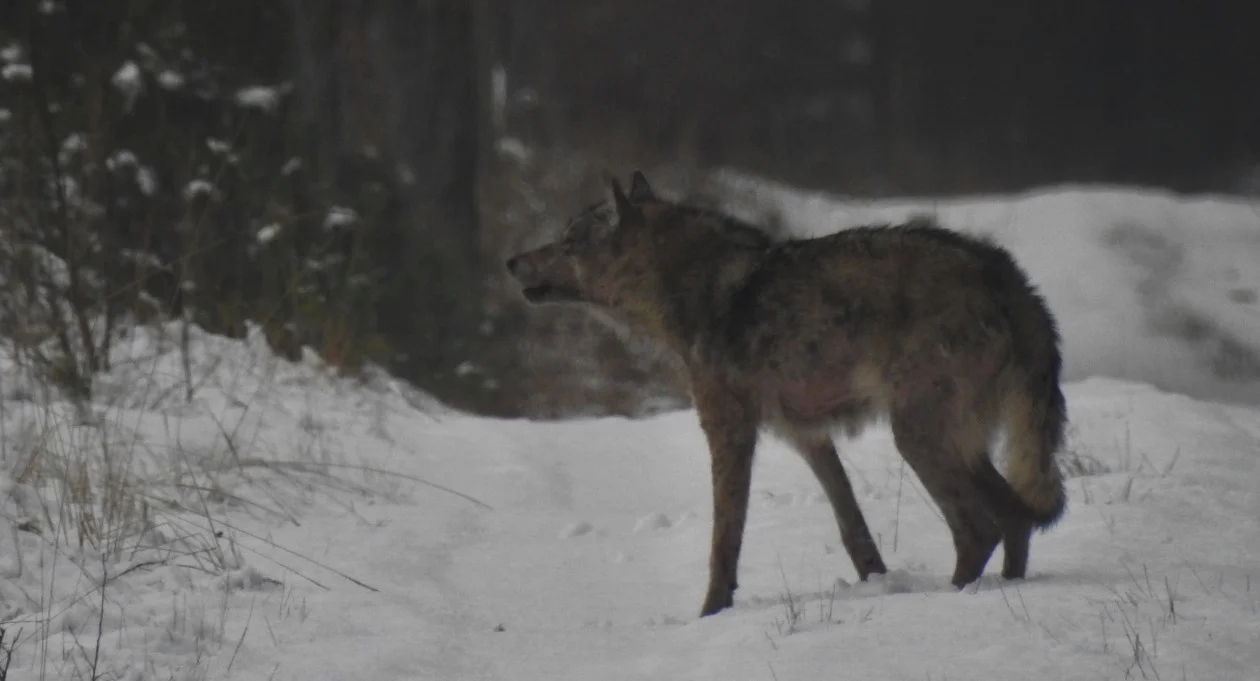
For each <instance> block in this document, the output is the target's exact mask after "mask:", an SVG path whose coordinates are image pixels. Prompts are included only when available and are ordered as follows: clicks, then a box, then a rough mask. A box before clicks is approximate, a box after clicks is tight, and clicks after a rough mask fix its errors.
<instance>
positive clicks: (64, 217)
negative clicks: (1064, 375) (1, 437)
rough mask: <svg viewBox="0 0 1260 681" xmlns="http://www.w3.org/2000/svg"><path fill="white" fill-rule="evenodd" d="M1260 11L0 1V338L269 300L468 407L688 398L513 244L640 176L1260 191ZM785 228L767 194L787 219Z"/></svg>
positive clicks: (518, 410) (1035, 5) (1229, 7)
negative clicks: (525, 287)
mask: <svg viewBox="0 0 1260 681" xmlns="http://www.w3.org/2000/svg"><path fill="white" fill-rule="evenodd" d="M1257 26H1260V8H1258V7H1257V6H1255V5H1253V4H1250V3H1239V2H1228V3H1227V2H1203V3H1186V2H1172V1H1171V0H1146V1H1138V0H1100V1H1097V2H1063V3H1054V2H1045V1H1044V0H1043V1H1040V2H1034V1H1031V0H1012V1H1010V2H1005V3H990V2H977V1H971V0H955V1H953V2H941V1H939V0H833V1H831V2H823V1H821V0H798V1H796V2H784V3H770V2H754V1H752V0H719V1H714V2H701V1H697V0H689V1H682V0H672V1H670V2H666V1H664V0H639V1H638V2H633V3H625V2H612V1H610V0H498V1H492V0H419V1H417V0H409V1H407V2H403V1H401V0H375V1H370V0H341V1H337V0H200V1H198V2H188V1H183V0H93V1H91V2H88V1H82V2H79V1H72V0H0V69H2V71H0V76H2V78H0V231H2V235H0V302H2V304H0V333H2V334H3V335H4V336H5V337H6V338H8V339H10V341H11V342H14V343H15V344H16V345H18V346H20V347H21V348H23V349H24V350H25V351H26V352H28V353H29V354H30V355H31V357H32V358H33V359H35V360H37V361H38V362H39V363H40V364H41V366H43V367H44V368H45V369H46V370H47V371H48V373H49V375H50V377H51V378H53V379H55V380H56V381H58V382H59V383H60V384H62V385H64V386H67V387H69V388H72V389H75V390H79V391H87V390H90V389H91V381H90V376H91V374H92V373H93V372H95V371H98V370H101V369H103V368H106V365H107V364H108V362H109V357H110V353H109V347H110V344H111V343H112V342H114V339H115V338H116V337H117V336H118V334H119V333H121V332H122V330H125V328H126V326H127V325H128V324H132V323H147V322H149V321H155V320H170V319H183V320H185V321H188V322H195V323H197V324H200V325H202V326H204V327H206V328H209V329H211V330H214V331H217V332H221V333H229V334H235V335H240V334H243V333H246V332H247V329H248V328H249V326H250V325H257V326H258V327H259V328H261V329H262V330H263V331H264V332H265V333H266V336H267V338H268V339H269V340H270V342H271V343H272V345H273V346H274V347H275V348H277V349H278V350H280V351H282V352H284V353H286V354H288V355H289V356H291V357H297V356H298V355H299V354H300V351H301V348H303V347H306V348H310V349H312V350H314V351H315V352H317V353H319V354H320V355H321V356H322V357H323V358H324V359H325V360H327V361H328V362H330V363H331V364H333V365H335V366H337V367H340V368H341V369H343V370H345V371H347V372H353V371H355V370H357V369H358V368H359V367H361V366H363V364H364V363H365V362H369V361H370V362H378V363H381V364H384V365H385V366H387V367H388V368H390V369H391V370H392V371H394V372H396V373H397V374H399V375H401V376H403V377H405V378H407V379H409V380H411V381H413V382H414V383H415V384H417V385H418V386H420V387H422V388H424V389H426V390H428V391H430V392H432V393H433V394H435V395H437V396H438V397H440V398H442V399H444V400H446V401H448V402H450V403H452V404H454V405H456V406H459V407H463V408H468V409H473V410H475V411H479V412H483V413H490V414H500V415H520V414H525V415H531V416H543V417H546V416H561V415H572V414H582V413H585V414H596V413H622V414H635V413H642V412H643V411H644V410H650V409H652V408H660V407H662V406H668V405H670V404H676V403H677V401H678V400H679V399H680V396H679V394H678V391H677V386H675V385H674V384H673V383H672V382H671V379H670V378H669V376H668V375H667V374H665V373H663V372H662V371H661V370H660V369H661V366H660V365H659V362H658V360H657V358H655V357H654V356H653V354H652V352H651V351H650V350H649V349H646V348H639V347H636V346H635V345H634V344H633V343H629V344H628V343H625V342H623V341H622V340H621V339H618V338H614V337H612V336H610V335H608V334H607V333H606V332H604V331H601V330H599V329H598V328H597V327H595V326H593V325H592V324H591V323H590V322H589V320H587V319H586V318H585V317H584V316H582V315H581V314H577V313H572V312H566V311H556V310H546V311H527V310H525V309H523V308H522V305H521V304H520V303H519V301H518V300H517V297H516V295H515V293H514V292H513V291H512V288H511V286H510V285H508V284H507V283H506V282H504V281H503V273H502V271H501V266H500V264H499V263H501V261H502V258H503V256H504V255H505V254H506V253H507V252H509V251H511V250H512V249H513V248H516V247H518V246H520V245H521V244H523V243H527V242H529V241H530V240H531V239H536V238H538V237H539V235H540V234H543V233H545V232H546V231H547V230H554V229H555V228H556V227H557V225H559V224H561V223H562V221H563V219H564V216H565V215H566V214H568V212H570V211H572V210H573V209H575V208H576V207H578V206H580V205H582V204H584V203H586V202H588V201H589V200H591V199H592V198H595V197H596V196H597V195H596V194H594V192H595V191H597V188H596V185H595V183H596V182H597V181H598V177H599V175H598V173H599V171H600V170H602V169H603V168H608V169H610V170H613V171H615V172H617V173H620V174H622V175H624V174H626V173H628V171H629V170H630V169H631V168H633V167H642V168H644V169H647V170H649V172H650V173H651V172H654V173H656V174H655V175H654V177H661V178H663V179H662V182H663V183H664V184H665V185H666V186H667V187H668V188H670V189H672V190H674V191H675V192H677V193H679V194H682V195H688V196H694V197H696V198H697V199H700V198H703V195H704V193H705V188H706V184H705V177H706V176H707V174H708V173H710V172H712V171H714V170H716V169H720V168H723V167H729V168H735V169H738V170H742V171H745V172H750V173H754V174H758V175H761V176H764V177H768V178H771V179H775V180H778V181H782V182H785V183H789V184H792V185H796V186H800V187H804V188H809V189H821V190H827V191H834V192H839V193H844V194H848V195H853V196H880V195H895V194H916V195H931V194H956V193H971V192H991V191H1009V190H1018V189H1024V188H1029V187H1033V186H1038V185H1045V184H1053V183H1061V182H1108V183H1129V184H1139V185H1150V186H1159V187H1164V188H1169V189H1173V190H1178V191H1190V192H1203V191H1222V192H1240V191H1247V190H1248V189H1249V183H1254V182H1255V180H1256V178H1257V177H1258V174H1257V167H1258V166H1257V164H1258V163H1260V85H1258V84H1260V41H1257V40H1256V27H1257ZM767 219H768V220H772V219H773V216H768V217H767Z"/></svg>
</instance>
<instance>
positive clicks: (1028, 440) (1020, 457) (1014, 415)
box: [1001, 260, 1067, 529]
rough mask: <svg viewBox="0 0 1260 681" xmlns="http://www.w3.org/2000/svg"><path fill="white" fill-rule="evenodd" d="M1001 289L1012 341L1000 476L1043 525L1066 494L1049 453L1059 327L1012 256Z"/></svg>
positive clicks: (1056, 442)
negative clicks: (1004, 458) (1007, 453)
mask: <svg viewBox="0 0 1260 681" xmlns="http://www.w3.org/2000/svg"><path fill="white" fill-rule="evenodd" d="M1007 264H1008V265H1009V268H1010V269H1008V268H1006V267H1003V268H1002V269H1004V270H1006V272H1005V273H1004V276H1003V278H1004V279H1007V280H1008V281H1007V282H1005V283H1006V284H1007V285H1006V286H1003V287H1001V290H1002V291H1004V292H1005V293H1006V296H1009V298H1008V300H1006V301H1004V302H1005V305H1004V307H1005V308H1006V309H1005V312H1006V315H1007V317H1008V321H1009V322H1010V328H1011V331H1012V340H1013V341H1014V348H1013V349H1014V355H1015V356H1014V362H1013V366H1012V367H1011V369H1012V371H1011V372H1010V373H1009V374H1008V381H1007V382H1006V383H1007V384H1006V386H1005V387H1006V390H1005V391H1004V392H1005V395H1004V397H1005V399H1004V401H1003V404H1002V420H1003V422H1004V424H1005V425H1006V431H1007V442H1008V445H1009V447H1008V448H1009V451H1010V456H1009V463H1008V465H1007V470H1006V478H1007V481H1008V482H1009V483H1010V486H1011V488H1013V490H1014V492H1015V494H1016V496H1018V497H1019V499H1020V501H1022V502H1023V504H1022V505H1024V506H1025V507H1027V511H1028V514H1029V515H1030V516H1031V520H1032V522H1033V525H1034V526H1036V527H1038V528H1043V529H1044V528H1047V527H1049V526H1051V525H1053V524H1054V523H1055V521H1057V520H1058V519H1059V518H1060V517H1061V516H1062V515H1063V511H1064V508H1065V506H1066V502H1067V498H1066V495H1065V494H1064V490H1063V476H1062V473H1061V472H1060V470H1059V466H1058V463H1057V462H1056V461H1055V455H1056V454H1057V453H1058V451H1059V448H1060V447H1061V446H1062V445H1063V436H1064V430H1065V428H1066V426H1067V404H1066V402H1065V400H1064V398H1063V391H1062V390H1061V389H1060V388H1059V378H1060V373H1061V372H1062V367H1063V359H1062V356H1061V354H1060V352H1059V331H1058V328H1057V327H1056V325H1055V322H1054V317H1053V316H1052V315H1051V313H1050V310H1049V308H1048V307H1047V305H1046V303H1045V300H1044V299H1042V297H1041V296H1040V295H1039V294H1038V293H1037V292H1036V291H1035V290H1034V289H1033V288H1032V286H1031V285H1030V284H1029V283H1028V280H1027V278H1026V277H1025V276H1024V274H1023V273H1022V272H1021V271H1020V270H1019V269H1018V266H1016V265H1015V264H1014V262H1013V261H1011V260H1007Z"/></svg>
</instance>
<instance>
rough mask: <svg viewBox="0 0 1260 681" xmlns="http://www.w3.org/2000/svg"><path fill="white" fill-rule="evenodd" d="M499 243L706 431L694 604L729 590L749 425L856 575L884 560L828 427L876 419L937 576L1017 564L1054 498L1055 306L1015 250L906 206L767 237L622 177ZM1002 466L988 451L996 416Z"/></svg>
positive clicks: (855, 427)
mask: <svg viewBox="0 0 1260 681" xmlns="http://www.w3.org/2000/svg"><path fill="white" fill-rule="evenodd" d="M605 175H606V179H607V181H608V182H609V189H610V193H611V199H610V200H605V201H603V202H601V203H597V204H594V205H592V206H590V207H588V208H587V209H586V210H585V211H582V212H581V213H580V214H578V215H577V216H575V217H574V218H573V219H572V220H570V222H569V224H568V226H567V228H566V229H565V231H564V233H563V235H562V237H561V238H559V239H558V240H556V241H555V242H554V243H549V244H547V245H544V246H541V247H539V248H536V249H533V250H529V251H527V252H524V253H521V254H519V255H516V256H514V257H511V258H510V259H508V260H507V262H506V267H507V270H508V272H509V273H510V274H511V275H512V277H513V278H514V279H515V280H516V281H517V283H518V284H519V285H520V286H521V291H522V295H523V296H524V298H525V299H526V300H527V301H528V302H530V303H533V304H577V305H583V306H587V307H588V308H589V309H592V310H596V311H599V312H601V313H603V315H606V316H607V317H610V318H611V319H612V320H614V321H615V322H616V323H619V324H622V325H624V326H626V327H629V328H630V329H632V330H634V331H636V332H638V333H640V334H643V335H646V336H647V337H649V338H651V339H653V340H654V341H656V342H657V343H658V344H660V346H661V347H663V348H664V349H665V350H666V351H667V352H669V353H671V354H672V355H673V356H674V357H675V358H676V359H677V362H678V364H679V366H680V367H681V368H682V370H683V371H685V376H686V378H687V382H688V385H689V388H690V394H691V399H692V402H693V405H694V407H695V411H696V413H697V415H698V417H699V423H700V427H701V429H702V430H703V432H704V434H705V437H706V439H707V441H708V448H709V454H710V457H711V472H712V486H713V488H712V489H713V492H712V495H713V496H712V501H713V525H712V544H711V547H710V553H709V582H708V589H707V592H706V595H705V598H704V602H703V605H702V607H701V610H700V616H701V617H704V616H708V615H712V614H714V613H717V612H719V611H721V610H723V609H725V608H729V607H731V606H732V605H733V600H734V592H735V589H736V588H737V580H736V576H737V575H736V573H737V564H738V561H739V555H740V546H741V543H742V539H743V532H744V524H745V519H746V516H747V511H748V498H749V487H750V484H751V478H752V467H753V455H754V452H755V450H756V447H757V442H758V438H759V435H760V434H762V433H769V434H772V435H774V436H777V437H779V438H781V439H782V440H784V441H786V442H787V443H788V444H790V445H791V446H792V447H793V448H794V449H795V450H796V451H797V452H799V453H800V455H801V456H802V457H803V458H804V460H805V462H806V464H808V466H809V468H810V470H811V471H812V472H813V473H814V475H815V476H816V477H817V479H818V482H819V483H820V484H821V485H822V488H823V490H824V491H825V493H826V496H827V499H828V500H829V501H830V504H831V507H832V510H833V512H834V514H835V520H836V522H837V524H838V525H839V530H840V537H841V541H842V543H843V545H844V547H845V549H846V551H847V552H848V555H849V557H850V559H851V560H852V561H853V565H854V568H855V569H856V571H857V574H858V577H859V579H861V580H862V581H865V580H866V579H867V578H868V577H869V576H870V575H872V574H880V573H884V572H886V568H885V565H884V561H883V558H882V557H881V555H880V552H879V550H878V548H877V547H876V544H875V541H874V540H873V539H872V537H871V532H870V529H869V528H868V527H867V524H866V519H865V517H864V516H863V515H862V511H861V509H860V508H859V506H858V503H857V500H856V498H855V497H854V494H853V487H852V485H851V484H850V482H849V478H848V476H847V474H846V473H845V469H844V467H843V465H842V464H841V461H840V459H839V457H838V455H837V452H836V448H835V444H834V442H833V439H832V435H833V433H835V432H837V431H840V432H842V433H844V434H846V435H848V436H850V437H851V436H855V435H857V434H858V433H859V432H861V430H862V429H863V427H865V426H866V425H868V424H870V423H871V422H873V421H875V420H877V419H883V420H886V421H887V422H889V423H890V424H891V428H892V434H893V438H894V443H895V445H896V448H897V450H898V451H899V452H900V454H901V456H902V458H903V459H904V460H905V461H906V463H907V464H909V466H910V468H911V470H912V471H913V472H914V474H915V475H917V476H918V478H919V480H920V481H921V482H922V484H923V487H924V488H925V489H926V490H927V491H928V493H929V494H930V495H931V497H932V499H933V500H934V502H935V503H936V505H937V506H938V507H939V508H940V510H941V512H942V515H943V516H944V519H945V522H946V524H947V525H948V527H949V531H950V533H951V535H952V537H953V543H954V550H955V564H954V572H953V577H952V579H951V582H952V584H953V585H954V586H955V587H956V588H958V589H961V588H963V587H964V586H966V585H967V584H970V583H972V582H974V581H976V580H977V579H979V577H980V575H981V574H982V573H983V571H984V569H985V566H986V564H987V563H988V561H989V558H990V556H991V555H992V553H993V551H994V550H995V549H996V547H997V545H998V544H999V543H1003V544H1004V548H1005V550H1004V554H1005V559H1004V562H1003V566H1002V576H1003V577H1004V578H1006V579H1020V578H1023V577H1024V574H1025V571H1026V570H1027V566H1028V553H1029V543H1030V538H1031V536H1032V533H1033V530H1034V529H1035V528H1036V529H1042V530H1044V529H1048V528H1049V527H1051V526H1052V525H1053V524H1054V523H1055V522H1056V521H1057V520H1058V519H1059V518H1060V517H1061V515H1062V514H1063V512H1064V508H1065V500H1066V498H1065V494H1064V489H1063V481H1062V477H1061V472H1060V469H1059V467H1058V464H1057V462H1056V459H1055V455H1056V453H1057V452H1058V450H1059V449H1060V447H1061V444H1062V442H1063V437H1064V428H1065V425H1066V423H1067V412H1066V405H1065V402H1064V397H1063V393H1062V391H1061V388H1060V369H1061V364H1062V360H1061V356H1060V351H1059V333H1058V329H1057V327H1056V322H1055V319H1054V317H1053V316H1052V314H1051V312H1050V310H1049V308H1048V306H1047V304H1046V302H1045V300H1044V299H1043V298H1042V297H1041V295H1040V294H1039V293H1038V292H1037V290H1036V289H1035V288H1034V287H1033V285H1032V284H1031V283H1030V282H1029V279H1028V277H1027V276H1026V275H1025V274H1024V272H1023V271H1022V270H1021V269H1020V267H1019V266H1018V265H1017V264H1016V262H1015V261H1014V259H1013V258H1012V256H1011V255H1010V254H1009V253H1008V252H1007V251H1006V250H1004V249H1003V248H1001V247H999V246H998V245H996V244H994V243H992V242H991V241H989V240H987V239H983V238H979V237H973V236H969V235H964V234H962V233H959V232H955V231H952V230H949V229H946V228H945V227H943V226H941V225H939V224H937V223H936V222H934V221H933V220H932V219H930V218H926V217H921V216H920V217H916V218H914V219H911V220H909V221H907V222H905V223H900V224H884V225H872V226H864V227H856V228H852V229H846V230H842V231H839V232H837V233H834V234H831V235H828V236H822V237H818V238H810V239H786V240H772V239H771V238H770V237H768V236H767V235H766V234H765V233H764V232H762V231H761V230H759V229H757V228H756V227H754V226H752V225H750V224H747V223H744V222H741V221H739V220H737V219H735V218H734V217H732V216H729V215H725V214H723V213H721V212H718V211H714V210H706V209H699V208H693V207H689V206H687V205H685V204H682V203H677V202H672V201H669V200H666V199H663V198H661V197H659V196H658V195H657V193H656V192H655V191H654V190H653V189H652V187H651V186H650V185H649V183H648V180H647V178H646V177H645V176H644V174H643V173H642V172H641V171H638V170H635V171H634V172H633V174H632V176H631V181H630V190H629V192H628V193H627V192H626V191H625V190H624V188H623V186H622V185H621V183H620V182H619V181H618V180H617V179H616V178H613V177H611V176H610V175H607V174H605ZM1003 432H1004V433H1005V435H1006V442H1007V446H1008V449H1009V452H1010V453H1009V457H1008V465H1007V466H1006V469H1007V470H1006V475H1005V476H1003V475H1002V474H1001V473H999V472H998V470H997V469H996V467H995V466H994V464H993V463H992V461H991V459H990V449H991V445H992V443H993V442H994V441H995V438H996V436H997V435H998V434H999V433H1003Z"/></svg>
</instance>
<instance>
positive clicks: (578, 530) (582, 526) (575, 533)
mask: <svg viewBox="0 0 1260 681" xmlns="http://www.w3.org/2000/svg"><path fill="white" fill-rule="evenodd" d="M594 531H595V526H594V525H592V524H590V523H588V522H586V521H585V520H579V521H578V522H576V523H570V524H568V525H566V526H565V527H564V529H563V530H560V538H561V539H573V538H574V537H581V536H583V535H587V534H590V533H591V532H594Z"/></svg>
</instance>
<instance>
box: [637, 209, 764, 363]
mask: <svg viewBox="0 0 1260 681" xmlns="http://www.w3.org/2000/svg"><path fill="white" fill-rule="evenodd" d="M687 212H689V211H680V213H682V215H680V217H681V218H682V220H685V221H687V222H688V223H690V224H689V225H688V227H690V229H689V228H687V227H684V228H683V229H680V230H679V231H678V233H677V236H678V239H679V241H678V242H676V243H674V244H671V245H669V246H666V247H664V248H663V252H662V254H661V255H662V257H660V258H658V259H657V262H658V263H659V266H660V270H659V272H658V273H657V275H658V277H659V278H658V281H659V282H660V287H661V290H660V291H658V295H660V301H659V306H660V318H659V319H658V320H655V321H656V322H657V324H655V326H658V328H657V329H654V331H655V333H654V334H653V335H656V336H659V337H660V340H661V341H663V342H664V343H665V344H666V345H668V346H669V347H670V348H672V349H673V350H674V351H676V352H677V353H679V354H680V355H682V356H683V357H684V358H687V357H689V356H690V355H691V354H692V353H693V352H694V350H695V349H696V345H697V342H702V341H703V339H704V338H705V337H707V336H708V335H710V334H711V333H712V332H713V330H714V326H715V324H717V323H718V321H719V320H720V319H721V318H722V317H724V316H726V315H727V314H728V313H729V310H728V309H727V308H728V307H729V306H730V305H731V303H732V301H733V300H735V299H736V298H737V297H736V296H735V295H734V294H735V293H736V292H737V291H739V290H740V289H742V288H743V287H744V286H745V285H746V284H747V282H748V278H749V277H750V276H751V275H752V273H753V272H754V271H756V269H757V267H758V265H759V264H760V262H761V259H762V257H763V256H764V254H765V253H766V251H767V250H768V249H769V248H771V247H772V246H773V242H772V241H771V239H770V238H769V237H768V236H766V235H765V234H764V233H763V232H761V231H760V230H757V229H756V228H754V227H751V226H749V225H746V224H744V223H741V222H738V221H736V220H734V219H733V218H729V217H727V216H724V215H721V214H715V213H710V212H701V211H697V212H696V213H695V214H687Z"/></svg>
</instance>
